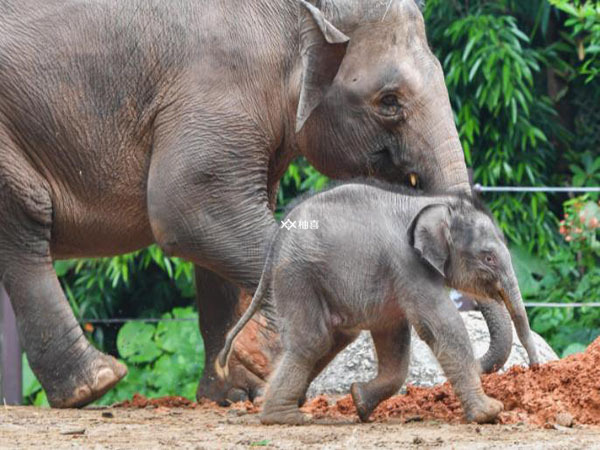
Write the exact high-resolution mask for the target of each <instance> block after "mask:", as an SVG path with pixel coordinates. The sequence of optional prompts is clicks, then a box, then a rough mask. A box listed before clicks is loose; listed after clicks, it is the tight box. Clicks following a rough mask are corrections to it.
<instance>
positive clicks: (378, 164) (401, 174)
mask: <svg viewBox="0 0 600 450" xmlns="http://www.w3.org/2000/svg"><path fill="white" fill-rule="evenodd" d="M368 166H369V176H375V177H377V178H382V179H384V180H386V181H389V182H391V183H394V184H401V185H404V186H407V187H409V188H412V189H416V190H421V189H422V186H421V177H420V176H419V174H418V173H417V172H416V171H414V170H410V168H408V166H409V164H408V163H407V162H405V161H401V160H400V159H399V158H398V155H397V151H395V150H394V149H393V148H392V147H390V146H387V145H384V146H383V147H381V148H380V149H379V150H377V151H376V152H374V153H371V154H370V155H369V164H368ZM407 168H408V169H407Z"/></svg>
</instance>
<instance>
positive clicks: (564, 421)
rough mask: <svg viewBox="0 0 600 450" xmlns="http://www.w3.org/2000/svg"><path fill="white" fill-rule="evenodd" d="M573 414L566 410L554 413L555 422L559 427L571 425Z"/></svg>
mask: <svg viewBox="0 0 600 450" xmlns="http://www.w3.org/2000/svg"><path fill="white" fill-rule="evenodd" d="M573 421H574V418H573V415H572V414H571V413H568V412H561V413H558V414H557V415H556V423H557V425H560V426H561V427H568V428H570V427H572V426H573Z"/></svg>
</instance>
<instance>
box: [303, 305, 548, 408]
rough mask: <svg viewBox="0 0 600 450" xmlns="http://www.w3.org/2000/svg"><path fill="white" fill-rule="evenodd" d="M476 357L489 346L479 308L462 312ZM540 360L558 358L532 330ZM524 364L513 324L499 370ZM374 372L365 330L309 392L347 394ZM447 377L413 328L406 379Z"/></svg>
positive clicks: (426, 381) (428, 382) (421, 381)
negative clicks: (508, 347)
mask: <svg viewBox="0 0 600 450" xmlns="http://www.w3.org/2000/svg"><path fill="white" fill-rule="evenodd" d="M461 315H462V317H463V320H464V322H465V325H466V327H467V331H468V332H469V337H470V338H471V343H472V344H473V350H474V352H475V356H476V357H480V356H481V355H483V354H484V353H485V352H486V351H487V349H488V346H489V341H490V337H489V333H488V329H487V325H486V323H485V320H484V319H483V316H482V315H481V313H480V312H478V311H469V312H461ZM533 335H534V338H535V340H536V344H537V348H538V352H539V355H540V359H541V361H542V362H546V361H553V360H556V359H558V356H557V355H556V353H554V350H552V348H551V347H550V346H549V345H548V344H547V343H546V341H544V339H543V338H542V337H541V336H540V335H538V334H536V333H533ZM517 364H518V365H522V366H527V365H528V364H529V360H528V358H527V352H526V351H525V349H524V348H523V346H522V345H521V343H520V342H519V339H518V337H517V334H516V331H515V330H514V328H513V348H512V352H511V354H510V357H509V358H508V361H507V362H506V364H505V366H504V367H503V368H502V369H501V372H502V371H505V370H507V369H508V368H509V367H512V366H514V365H517ZM376 374H377V358H376V356H375V351H374V348H373V342H372V340H371V336H370V334H369V333H368V332H366V331H363V332H362V333H361V334H360V336H359V337H358V339H356V341H354V342H353V343H352V344H351V345H349V346H348V347H347V348H346V349H345V350H344V351H343V352H341V353H340V354H339V355H337V357H336V358H335V359H334V360H333V361H332V362H331V363H330V364H329V366H327V368H326V369H325V370H324V371H323V372H322V373H321V374H320V375H319V376H318V377H317V378H316V379H315V380H314V381H313V382H312V384H311V385H310V388H309V390H308V396H309V397H313V396H315V395H318V394H347V393H349V392H350V385H351V384H352V383H354V382H355V381H369V380H370V379H372V378H373V377H375V375H376ZM445 381H446V377H445V376H444V374H443V372H442V369H441V368H440V366H439V364H438V362H437V360H436V359H435V357H434V356H433V354H432V353H431V350H430V349H429V347H428V346H427V344H425V343H424V342H423V341H421V340H420V339H419V338H418V337H417V335H416V334H415V332H414V330H413V333H412V348H411V360H410V369H409V374H408V378H407V383H411V384H414V385H416V386H433V385H435V384H439V383H443V382H445Z"/></svg>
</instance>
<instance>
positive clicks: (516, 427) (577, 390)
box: [0, 338, 600, 449]
mask: <svg viewBox="0 0 600 450" xmlns="http://www.w3.org/2000/svg"><path fill="white" fill-rule="evenodd" d="M482 383H483V387H484V389H485V391H486V393H487V394H488V395H491V396H492V397H495V398H497V399H499V400H501V401H502V402H503V404H504V411H503V412H502V413H500V415H499V417H498V419H497V422H498V423H497V424H493V425H472V424H465V423H463V421H464V419H463V411H462V408H461V406H460V403H459V401H458V399H457V398H456V396H455V395H454V393H453V391H452V388H451V387H450V385H449V384H448V383H445V384H442V385H438V386H434V387H432V388H418V387H414V386H409V387H408V389H407V392H406V393H405V394H402V395H397V396H394V397H392V398H390V399H388V400H387V401H385V402H383V403H382V404H381V405H379V407H378V408H377V409H376V410H375V411H374V413H373V420H374V422H372V423H368V424H361V423H358V419H357V417H356V410H355V408H354V405H353V402H352V400H351V398H350V396H345V397H342V398H327V397H325V396H319V397H316V398H314V399H311V400H310V401H308V402H307V404H306V405H305V406H304V407H303V410H304V412H306V413H310V414H311V415H312V418H313V419H312V421H311V423H310V424H309V425H306V426H302V427H284V426H263V425H261V424H260V423H259V420H258V415H257V414H256V413H257V412H258V408H257V407H256V406H255V405H253V404H252V403H250V402H245V403H238V404H235V405H232V406H231V407H230V408H221V407H218V406H217V405H216V404H215V403H212V402H204V403H201V404H197V403H194V402H191V401H190V400H188V399H185V398H182V397H162V398H159V399H147V398H145V397H143V396H141V395H139V394H136V395H134V397H133V398H132V399H131V400H127V401H125V402H122V403H121V404H119V405H114V406H113V407H110V408H86V409H82V410H51V409H40V408H33V407H10V406H5V407H0V448H28V447H44V448H52V449H55V448H66V447H86V448H87V447H93V448H156V447H186V448H200V449H202V448H245V447H265V448H285V449H288V448H289V449H296V448H303V449H304V448H326V449H334V448H340V449H353V448H360V449H366V448H468V449H472V448H486V449H489V448H492V449H493V448H536V449H537V448H543V449H554V448H556V449H563V448H569V449H571V448H582V449H590V448H598V449H600V338H598V339H597V340H596V341H594V342H593V343H592V344H591V345H590V346H589V347H588V348H587V349H586V351H585V352H584V353H579V354H575V355H571V356H569V357H567V358H564V359H562V360H560V361H552V362H549V363H546V364H543V365H541V366H538V367H535V368H532V369H527V368H524V367H516V366H515V367H513V368H511V369H510V370H509V371H508V372H506V373H503V374H491V375H485V376H484V377H482Z"/></svg>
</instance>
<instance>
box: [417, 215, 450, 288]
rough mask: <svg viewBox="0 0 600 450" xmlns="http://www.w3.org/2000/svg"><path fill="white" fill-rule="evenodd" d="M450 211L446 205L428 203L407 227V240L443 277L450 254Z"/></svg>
mask: <svg viewBox="0 0 600 450" xmlns="http://www.w3.org/2000/svg"><path fill="white" fill-rule="evenodd" d="M449 221H450V211H449V209H448V207H447V206H446V205H443V204H433V205H428V206H426V207H425V208H423V209H422V210H421V211H419V212H418V213H417V215H416V216H415V217H414V218H413V220H412V222H411V224H410V226H409V227H408V242H409V243H410V245H412V247H413V248H414V249H415V251H416V252H417V253H418V254H419V256H421V257H422V258H423V259H424V260H425V261H427V262H428V263H429V265H431V267H433V268H434V269H435V270H436V271H437V272H439V273H440V275H442V276H443V277H446V273H445V266H446V261H447V260H448V257H449V256H450V242H449V240H450V227H449Z"/></svg>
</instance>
